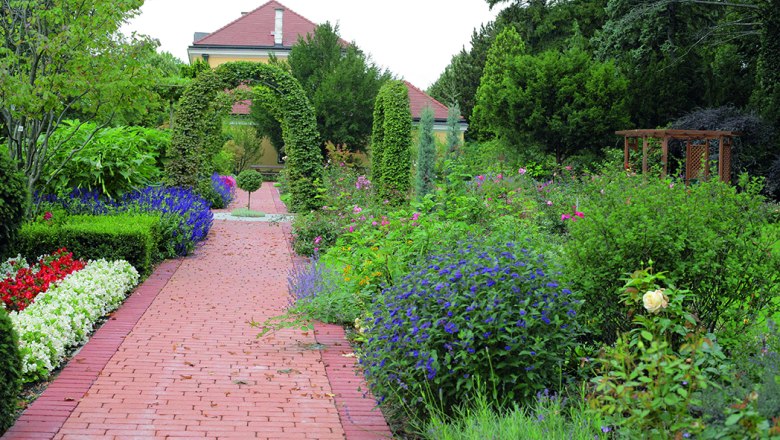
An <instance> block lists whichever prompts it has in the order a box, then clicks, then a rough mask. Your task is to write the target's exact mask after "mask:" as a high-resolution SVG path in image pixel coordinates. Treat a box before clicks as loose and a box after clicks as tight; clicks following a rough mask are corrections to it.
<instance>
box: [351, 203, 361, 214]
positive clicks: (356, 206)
mask: <svg viewBox="0 0 780 440" xmlns="http://www.w3.org/2000/svg"><path fill="white" fill-rule="evenodd" d="M362 211H363V208H361V207H360V206H358V205H355V207H354V208H352V212H354V213H355V214H357V213H359V212H362Z"/></svg>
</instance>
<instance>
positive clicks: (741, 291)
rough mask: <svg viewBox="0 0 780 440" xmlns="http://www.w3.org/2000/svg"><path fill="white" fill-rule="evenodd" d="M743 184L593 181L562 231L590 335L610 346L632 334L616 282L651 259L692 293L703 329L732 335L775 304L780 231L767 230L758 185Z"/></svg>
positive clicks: (778, 287)
mask: <svg viewBox="0 0 780 440" xmlns="http://www.w3.org/2000/svg"><path fill="white" fill-rule="evenodd" d="M743 183H744V185H743V186H742V189H741V190H738V189H737V188H736V187H733V186H729V185H727V184H724V183H720V182H702V183H699V184H696V185H690V186H688V187H686V186H684V185H683V184H680V183H677V184H675V183H671V182H669V181H661V180H657V179H645V178H643V177H641V176H638V177H630V176H625V175H622V174H621V175H618V176H615V177H613V178H601V179H597V180H595V181H593V182H592V183H591V187H590V189H589V193H590V196H589V197H588V198H587V199H584V200H580V211H582V212H583V213H584V218H582V219H579V221H570V222H569V224H568V225H567V227H568V229H569V232H570V240H569V241H568V242H567V244H566V256H567V258H566V266H567V269H566V271H565V273H566V275H567V276H568V277H569V278H570V279H571V280H572V281H573V283H574V285H575V287H576V288H577V289H579V290H581V291H582V292H583V294H584V295H585V300H586V302H585V306H584V308H583V312H584V313H585V314H586V315H587V318H588V322H589V327H590V329H591V330H592V331H593V333H594V337H595V338H596V339H599V340H602V341H605V342H612V341H614V340H615V337H616V336H617V334H618V333H619V332H622V331H625V330H627V329H628V328H629V326H630V323H631V317H630V316H629V315H627V309H626V307H625V306H624V305H623V304H621V302H620V301H618V293H619V289H620V287H621V283H620V281H619V277H620V276H621V274H623V273H628V272H631V271H633V270H634V269H635V268H637V267H643V266H644V265H645V264H647V263H648V262H650V261H651V260H652V262H653V267H654V268H655V270H657V271H659V272H666V273H667V274H668V276H669V278H671V279H674V280H675V282H676V284H677V287H678V288H680V289H685V290H690V291H691V292H692V295H691V297H690V299H689V300H690V302H691V304H690V307H691V308H692V310H693V312H694V314H695V315H696V316H697V317H698V319H700V320H701V322H702V324H703V325H704V326H705V327H706V328H707V329H708V330H710V331H716V330H717V331H723V330H731V331H738V329H739V328H741V326H742V325H743V320H745V319H747V320H750V321H752V320H755V319H756V318H757V317H758V316H762V313H765V312H767V310H768V309H775V308H776V307H777V302H776V300H777V294H778V291H780V282H778V280H779V278H778V277H780V257H778V256H777V255H776V254H772V253H771V251H770V250H771V249H772V246H773V245H774V244H775V243H776V242H777V237H778V231H777V229H774V228H767V215H766V213H765V212H764V206H763V199H762V198H761V197H760V196H759V195H758V191H759V188H757V187H756V185H750V184H747V183H746V182H743ZM573 220H576V219H573ZM686 306H688V305H686ZM770 316H771V313H770Z"/></svg>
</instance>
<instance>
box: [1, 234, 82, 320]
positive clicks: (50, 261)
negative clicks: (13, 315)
mask: <svg viewBox="0 0 780 440" xmlns="http://www.w3.org/2000/svg"><path fill="white" fill-rule="evenodd" d="M84 266H86V263H85V262H83V261H81V260H74V259H73V254H72V253H70V252H68V251H67V249H65V248H62V249H59V250H58V251H57V252H54V253H53V254H50V255H46V256H44V257H42V258H41V259H40V260H39V261H38V264H37V265H35V266H34V267H31V268H22V269H19V271H17V272H16V276H15V277H13V278H6V279H5V280H4V281H3V282H2V283H0V301H2V302H3V303H4V304H5V308H6V309H8V310H15V311H18V312H21V311H22V310H24V309H25V308H26V307H27V306H29V305H30V304H32V302H33V301H34V300H35V297H36V296H38V294H39V293H41V292H45V291H46V290H47V289H48V288H49V285H50V284H51V283H53V282H55V281H59V280H61V279H63V278H65V277H66V276H67V275H68V274H70V273H73V272H75V271H77V270H81V269H83V268H84Z"/></svg>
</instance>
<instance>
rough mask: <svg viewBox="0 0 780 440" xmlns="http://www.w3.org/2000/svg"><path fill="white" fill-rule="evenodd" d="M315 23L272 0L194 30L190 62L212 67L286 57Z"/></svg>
mask: <svg viewBox="0 0 780 440" xmlns="http://www.w3.org/2000/svg"><path fill="white" fill-rule="evenodd" d="M315 27H317V25H316V24H315V23H314V22H312V21H310V20H308V19H307V18H305V17H303V16H302V15H300V14H298V13H297V12H295V11H293V10H292V9H290V8H288V7H286V6H284V5H283V4H281V3H279V2H277V1H275V0H271V1H269V2H267V3H265V4H263V5H262V6H260V7H258V8H257V9H255V10H253V11H251V12H244V13H242V14H241V17H239V18H237V19H235V20H233V21H231V22H230V23H228V24H226V25H225V26H223V27H221V28H220V29H218V30H216V31H214V32H212V33H206V32H195V35H194V37H193V42H192V45H191V46H190V47H189V48H187V55H188V57H189V60H190V63H193V62H195V61H196V60H198V59H201V60H203V61H206V62H207V63H208V64H209V65H210V66H211V67H216V66H218V65H220V64H222V63H227V62H230V61H257V62H268V59H269V57H270V56H271V55H273V56H276V57H277V58H286V57H287V56H288V55H289V54H290V50H291V49H292V46H293V45H294V44H295V43H296V42H297V41H298V37H299V36H305V35H307V34H310V33H313V32H314V28H315Z"/></svg>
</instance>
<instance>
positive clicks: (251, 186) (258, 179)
mask: <svg viewBox="0 0 780 440" xmlns="http://www.w3.org/2000/svg"><path fill="white" fill-rule="evenodd" d="M236 185H238V187H239V188H241V189H243V190H244V191H246V192H248V193H249V201H248V202H247V205H246V207H247V208H249V205H250V204H251V201H252V193H253V192H255V191H257V190H258V189H260V187H261V186H263V175H262V174H260V173H258V172H257V171H255V170H244V171H241V174H239V175H238V178H237V179H236Z"/></svg>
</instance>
